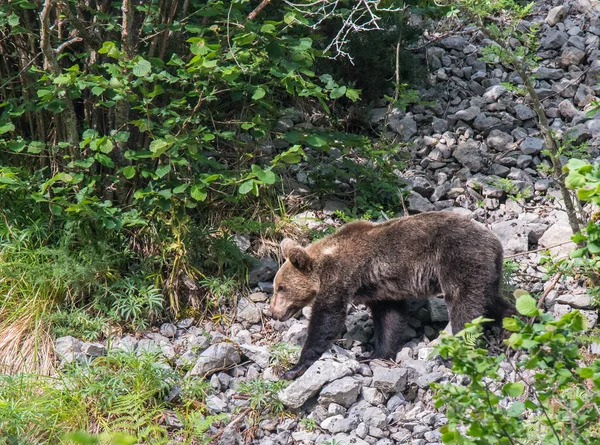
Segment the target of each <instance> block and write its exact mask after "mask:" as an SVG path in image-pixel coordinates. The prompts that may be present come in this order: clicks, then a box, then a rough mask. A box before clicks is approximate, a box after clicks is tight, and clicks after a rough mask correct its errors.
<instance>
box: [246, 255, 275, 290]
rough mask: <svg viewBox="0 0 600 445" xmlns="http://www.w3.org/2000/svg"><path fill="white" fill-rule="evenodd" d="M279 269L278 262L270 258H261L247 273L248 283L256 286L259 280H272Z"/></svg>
mask: <svg viewBox="0 0 600 445" xmlns="http://www.w3.org/2000/svg"><path fill="white" fill-rule="evenodd" d="M278 269H279V264H277V261H275V260H273V259H272V258H261V259H260V260H259V262H258V264H257V265H256V266H254V267H253V268H252V269H251V270H250V272H249V273H248V284H249V285H250V286H256V285H257V284H258V283H259V282H261V281H269V280H272V279H273V277H274V276H275V273H277V270H278Z"/></svg>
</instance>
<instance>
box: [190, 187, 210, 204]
mask: <svg viewBox="0 0 600 445" xmlns="http://www.w3.org/2000/svg"><path fill="white" fill-rule="evenodd" d="M190 195H191V196H192V198H194V199H195V200H196V201H204V200H205V199H206V196H207V195H208V193H207V192H206V188H204V186H203V185H200V184H194V185H193V186H192V189H191V190H190Z"/></svg>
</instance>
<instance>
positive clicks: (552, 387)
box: [432, 292, 600, 445]
mask: <svg viewBox="0 0 600 445" xmlns="http://www.w3.org/2000/svg"><path fill="white" fill-rule="evenodd" d="M517 310H518V311H519V313H520V314H521V315H522V316H524V317H533V318H532V319H531V320H530V321H529V322H526V321H524V320H522V319H520V318H518V317H516V316H515V317H512V318H506V319H504V321H503V326H504V328H505V329H507V330H508V331H510V332H512V334H511V335H510V337H509V338H508V340H506V344H507V346H508V352H509V353H510V354H509V356H508V361H509V363H510V364H511V365H512V368H513V370H514V372H515V375H516V380H515V381H514V382H508V383H503V377H502V374H504V372H502V373H501V372H500V364H501V363H502V362H503V361H505V360H507V355H505V354H500V355H492V354H490V353H488V351H487V350H485V349H482V348H480V347H477V346H476V345H472V344H469V342H465V338H467V337H471V338H473V337H478V336H479V335H481V333H482V325H481V323H482V322H483V321H485V320H484V319H482V318H481V317H480V318H479V319H476V320H474V321H473V323H470V324H468V325H467V327H466V328H465V330H464V331H462V332H461V333H459V334H458V335H457V336H455V337H445V338H443V339H442V342H441V345H440V346H438V347H437V351H438V352H439V353H440V355H441V356H442V357H443V358H446V359H450V358H451V359H452V371H453V372H454V373H455V374H457V375H462V376H466V377H467V379H468V383H466V384H464V385H461V384H455V383H451V382H446V383H438V384H433V385H432V386H433V387H434V388H435V390H436V396H435V398H436V407H438V408H442V407H444V408H445V410H446V415H447V417H448V424H447V425H446V426H444V427H442V430H441V432H442V440H443V442H444V443H446V444H481V445H484V444H486V445H487V444H490V443H497V444H516V443H527V444H530V443H531V444H537V443H540V444H542V443H543V444H563V445H570V444H573V445H575V444H577V445H584V444H591V443H598V441H600V430H599V429H598V426H597V422H598V417H599V415H600V414H599V407H600V359H596V360H594V361H591V360H590V359H588V358H586V357H585V356H584V355H582V353H581V345H582V338H583V336H582V331H583V330H584V328H585V325H586V319H585V318H584V316H583V315H582V314H581V313H580V312H579V311H572V312H569V313H567V314H565V315H563V316H562V317H561V318H559V319H558V320H555V319H554V318H553V317H552V316H551V315H550V314H547V313H543V312H541V311H540V310H539V309H537V302H536V301H535V299H534V298H533V297H531V296H530V295H529V294H528V293H526V292H521V296H520V297H519V298H518V299H517Z"/></svg>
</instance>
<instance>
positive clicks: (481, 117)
mask: <svg viewBox="0 0 600 445" xmlns="http://www.w3.org/2000/svg"><path fill="white" fill-rule="evenodd" d="M500 122H501V120H500V119H498V118H497V117H494V116H487V115H486V114H485V113H480V114H478V115H477V117H476V118H475V120H474V121H473V128H475V129H476V130H479V131H484V130H492V129H493V127H495V126H497V125H499V124H500Z"/></svg>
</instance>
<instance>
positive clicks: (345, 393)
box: [319, 377, 362, 408]
mask: <svg viewBox="0 0 600 445" xmlns="http://www.w3.org/2000/svg"><path fill="white" fill-rule="evenodd" d="M361 386H362V385H361V383H360V381H358V380H356V379H354V378H352V377H343V378H341V379H338V380H334V381H333V382H331V383H329V384H328V385H327V386H325V387H324V388H323V390H322V391H321V395H320V396H319V403H322V404H328V403H337V404H339V405H341V406H344V407H346V408H348V407H350V405H352V404H353V403H354V402H356V399H357V398H358V394H359V393H360V388H361Z"/></svg>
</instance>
